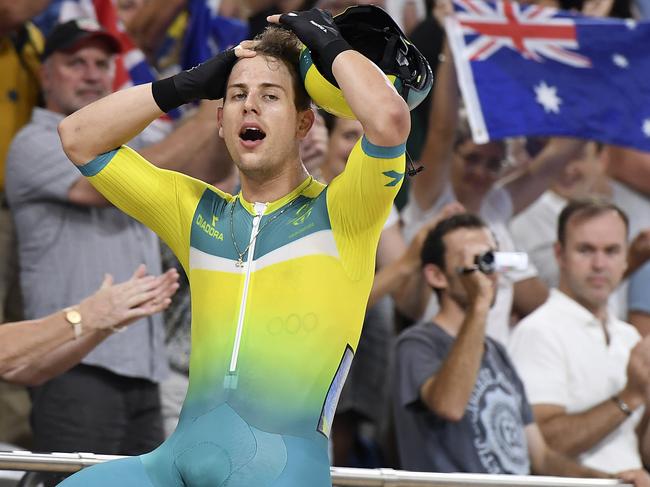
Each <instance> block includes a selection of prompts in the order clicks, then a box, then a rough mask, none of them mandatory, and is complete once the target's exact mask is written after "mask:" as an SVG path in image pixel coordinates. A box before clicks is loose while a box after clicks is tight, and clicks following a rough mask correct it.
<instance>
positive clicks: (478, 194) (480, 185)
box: [402, 49, 581, 343]
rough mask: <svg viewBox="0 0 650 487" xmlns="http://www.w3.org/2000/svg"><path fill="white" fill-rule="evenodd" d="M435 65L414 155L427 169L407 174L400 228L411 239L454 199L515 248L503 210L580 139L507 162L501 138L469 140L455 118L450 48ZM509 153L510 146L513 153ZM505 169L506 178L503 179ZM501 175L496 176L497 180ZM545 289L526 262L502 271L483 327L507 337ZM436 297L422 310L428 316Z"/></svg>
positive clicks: (526, 196)
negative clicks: (513, 321)
mask: <svg viewBox="0 0 650 487" xmlns="http://www.w3.org/2000/svg"><path fill="white" fill-rule="evenodd" d="M445 51H446V59H447V61H446V62H442V63H441V64H440V67H439V69H438V73H437V82H436V84H435V91H434V95H433V103H432V105H431V107H432V108H431V115H430V120H429V128H428V132H427V138H426V142H425V145H424V148H423V151H422V157H421V162H422V164H423V165H424V166H425V168H426V170H425V171H422V173H420V174H419V175H418V177H416V178H413V180H412V189H411V194H410V195H409V202H408V204H407V206H406V207H405V208H404V210H403V212H402V218H403V220H404V232H405V235H406V238H407V240H409V241H410V240H411V239H412V238H413V237H414V236H415V234H416V233H417V231H418V230H419V229H420V228H421V226H422V225H423V224H424V222H426V221H427V220H429V219H430V217H431V216H432V215H435V214H436V213H438V212H439V211H440V209H441V208H442V207H443V206H444V205H446V204H448V203H450V202H452V201H454V200H457V201H459V202H460V203H461V204H462V205H463V206H464V207H465V209H466V210H467V211H469V212H471V213H476V214H479V215H480V216H481V217H482V218H483V220H485V222H486V223H487V224H488V226H489V227H490V229H491V230H492V232H493V233H494V235H495V237H496V239H497V241H498V243H499V247H500V248H501V250H503V251H513V250H515V247H514V243H513V241H512V238H511V236H510V234H509V231H508V227H507V225H508V222H509V220H510V218H511V217H512V216H514V215H516V214H517V213H519V212H520V211H522V210H523V209H524V208H526V207H527V206H528V205H530V204H531V203H533V202H534V201H535V200H536V199H537V197H538V196H539V195H541V194H542V192H543V191H544V190H546V188H547V187H548V185H549V184H550V183H551V181H552V179H553V177H554V175H555V174H556V173H557V172H558V171H559V169H560V168H561V167H563V165H564V164H565V162H566V161H567V160H569V159H570V158H571V156H572V155H573V153H574V152H575V151H577V150H579V148H580V147H581V142H580V141H576V140H572V139H559V138H558V139H554V140H552V141H551V142H550V143H549V144H548V145H547V146H546V147H545V148H544V150H543V151H542V152H540V154H539V155H538V156H537V157H536V158H535V159H534V160H529V161H527V162H523V161H519V162H520V164H518V166H519V165H520V166H521V167H516V168H512V167H511V166H510V164H509V159H508V152H509V151H508V150H507V147H506V144H505V142H504V141H491V142H489V143H487V144H475V143H474V142H473V141H472V139H471V134H470V130H469V126H468V124H467V122H466V121H465V120H461V121H460V122H459V116H458V95H457V93H458V85H457V81H456V74H455V72H454V68H453V62H452V61H451V58H450V56H451V54H450V51H449V49H446V50H445ZM513 155H516V154H513ZM506 171H508V176H509V177H508V178H505V179H504V176H505V172H506ZM499 181H503V184H500V185H497V184H496V183H497V182H499ZM547 295H548V290H547V288H546V286H544V284H543V283H542V282H541V281H540V280H539V279H538V278H537V271H536V269H534V268H533V267H532V266H531V267H529V269H527V270H526V271H523V272H517V273H513V272H509V273H507V274H504V276H503V277H502V278H501V279H500V280H499V290H498V293H497V298H496V303H495V305H494V307H493V308H492V310H491V311H490V314H489V318H488V328H487V330H488V334H490V336H492V337H493V338H495V339H497V340H499V341H501V342H502V343H506V342H507V339H508V335H509V321H510V314H511V310H514V311H515V312H516V313H517V314H519V315H526V314H528V313H530V312H531V311H532V310H533V309H535V308H536V307H537V306H539V305H540V304H542V303H543V302H544V300H545V299H546V296H547ZM435 310H436V303H435V300H432V304H430V305H429V309H428V310H427V312H426V314H425V318H430V317H432V316H433V314H434V313H435Z"/></svg>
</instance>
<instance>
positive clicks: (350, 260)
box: [63, 138, 405, 487]
mask: <svg viewBox="0 0 650 487" xmlns="http://www.w3.org/2000/svg"><path fill="white" fill-rule="evenodd" d="M404 166H405V162H404V146H403V145H401V146H397V147H379V146H376V145H373V144H372V143H370V142H369V141H368V140H367V139H365V138H362V139H361V140H360V141H359V142H358V143H357V144H356V146H355V148H354V150H353V151H352V153H351V154H350V157H349V159H348V164H347V167H346V169H345V171H344V172H343V173H342V174H341V175H340V176H339V177H338V178H336V179H335V180H334V181H332V183H331V184H330V185H328V186H324V185H322V184H321V183H319V182H317V181H315V180H313V178H311V177H310V178H307V179H306V180H305V181H304V182H302V184H300V185H299V186H298V187H297V188H296V189H295V190H294V191H292V192H291V193H290V194H288V195H286V196H285V197H283V198H281V199H280V200H277V201H274V202H271V203H264V204H262V203H252V202H248V201H245V200H244V198H243V197H242V195H241V194H239V195H237V196H232V195H229V194H226V193H223V192H221V191H219V190H217V189H215V188H214V187H212V186H210V185H208V184H206V183H204V182H201V181H197V180H195V179H192V178H190V177H187V176H184V175H182V174H180V173H176V172H171V171H165V170H161V169H158V168H156V167H155V166H153V165H151V164H150V163H148V162H147V161H145V160H144V159H143V158H142V157H141V156H140V155H138V154H137V153H136V152H135V151H133V150H131V149H129V148H128V147H122V148H120V149H118V150H115V151H112V152H110V153H107V154H103V155H102V156H100V157H98V158H97V159H95V160H93V161H91V162H89V163H88V164H86V165H85V166H82V167H81V168H80V169H81V171H82V173H83V174H84V175H86V176H87V177H88V178H89V180H90V182H91V183H92V184H93V185H94V186H95V187H96V188H97V189H98V190H99V191H101V192H102V194H104V195H105V196H106V197H107V198H108V199H109V200H110V201H111V202H113V203H114V204H115V205H116V206H118V207H119V208H121V209H122V210H124V211H125V212H126V213H128V214H130V215H132V216H133V217H134V218H136V219H138V220H139V221H141V222H142V223H144V224H145V225H147V226H148V227H150V228H151V229H152V230H154V231H155V232H156V233H157V234H158V235H159V236H160V237H161V238H162V239H163V240H164V241H165V242H166V243H167V244H168V245H169V247H170V248H171V249H172V250H173V251H174V253H175V254H176V256H177V257H178V259H179V260H180V262H181V263H182V265H183V267H184V269H185V271H186V273H187V275H188V277H189V280H190V286H191V293H192V354H191V358H190V377H189V389H188V392H187V397H186V399H185V402H184V405H183V410H182V412H181V417H180V422H179V424H178V427H177V429H176V431H175V433H174V434H173V435H172V436H171V437H170V438H169V439H167V441H165V442H164V443H163V444H162V445H161V446H160V447H159V448H157V449H156V450H154V451H153V452H151V453H148V454H146V455H143V456H141V457H138V458H133V459H128V460H118V461H116V462H109V463H106V464H102V465H98V466H96V467H93V468H91V469H86V470H85V471H82V472H80V473H79V474H77V475H75V476H73V477H71V478H70V479H68V480H67V481H66V482H64V484H63V485H65V486H68V485H70V486H73V485H84V486H96V485H97V486H100V485H101V486H103V485H106V486H108V485H120V486H130V485H133V486H136V485H137V486H150V485H151V486H156V487H159V486H160V487H162V486H188V487H189V486H191V487H195V486H196V487H199V486H206V487H207V486H210V487H215V486H231V487H244V486H255V487H260V486H274V487H279V486H310V487H321V486H329V485H331V480H330V476H329V461H328V456H327V437H328V435H329V432H330V428H331V423H332V418H333V416H334V411H335V409H336V403H337V401H338V396H339V393H340V390H341V387H342V386H343V383H344V381H345V377H346V374H347V372H348V369H349V367H350V363H351V361H352V357H353V352H354V350H355V348H356V346H357V342H358V340H359V335H360V333H361V326H362V323H363V318H364V313H365V309H366V303H367V300H368V294H369V292H370V288H371V285H372V281H373V277H374V269H375V254H376V249H377V243H378V240H379V235H380V233H381V230H382V226H383V224H384V222H385V220H386V218H387V217H388V214H389V211H390V208H391V205H392V202H393V199H394V197H395V195H396V193H397V191H398V190H399V187H400V185H401V182H402V179H403V177H404ZM233 240H234V242H233ZM240 261H241V262H240ZM111 479H112V480H111ZM111 482H113V483H111ZM115 482H117V483H115Z"/></svg>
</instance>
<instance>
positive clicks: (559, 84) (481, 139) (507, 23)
mask: <svg viewBox="0 0 650 487" xmlns="http://www.w3.org/2000/svg"><path fill="white" fill-rule="evenodd" d="M454 10H455V15H454V16H450V17H449V18H448V19H447V24H446V28H447V33H448V38H449V42H450V46H451V48H452V51H453V54H454V61H455V65H456V70H457V73H458V80H459V84H460V87H461V91H462V94H463V98H464V100H465V103H466V106H467V112H468V116H469V121H470V125H471V128H472V134H473V138H474V140H475V141H476V142H477V143H485V142H487V141H489V140H496V139H502V138H505V137H511V136H517V135H544V136H546V135H565V136H574V137H580V138H585V139H592V140H597V141H600V142H605V143H610V144H615V145H621V146H627V147H633V148H636V149H640V150H643V151H650V56H649V55H648V46H650V22H635V21H633V20H618V19H602V18H593V17H584V16H581V15H575V14H572V13H569V12H564V11H560V10H556V9H553V8H548V7H541V6H538V5H523V4H517V3H514V2H511V1H508V0H503V1H497V2H496V3H494V2H487V1H483V0H454Z"/></svg>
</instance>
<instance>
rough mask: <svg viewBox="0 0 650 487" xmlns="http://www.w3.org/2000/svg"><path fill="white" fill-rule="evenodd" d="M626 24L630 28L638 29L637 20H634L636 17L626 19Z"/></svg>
mask: <svg viewBox="0 0 650 487" xmlns="http://www.w3.org/2000/svg"><path fill="white" fill-rule="evenodd" d="M625 26H626V27H627V28H628V29H630V30H634V29H636V20H634V19H625Z"/></svg>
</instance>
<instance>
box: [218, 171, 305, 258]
mask: <svg viewBox="0 0 650 487" xmlns="http://www.w3.org/2000/svg"><path fill="white" fill-rule="evenodd" d="M313 182H314V178H313V177H311V176H310V181H309V184H307V186H305V188H304V189H303V190H302V191H300V193H298V194H297V195H296V196H295V197H294V198H293V199H292V200H291V201H290V202H289V203H287V204H286V205H285V206H284V208H282V209H281V210H280V211H278V212H277V213H275V215H273V216H272V217H270V218H269V219H268V220H266V221H265V222H264V225H262V226H260V227H259V228H258V229H257V231H256V232H255V234H253V236H252V237H251V239H250V242H248V245H247V246H246V248H245V249H244V250H242V251H241V252H240V251H239V246H238V245H237V240H235V229H234V222H233V220H234V218H233V217H234V214H235V205H236V204H237V202H236V201H233V204H232V206H231V207H230V238H231V239H232V244H233V246H234V247H235V252H236V253H237V255H238V258H237V262H235V266H237V267H244V255H246V252H248V249H250V248H251V245H253V243H254V242H255V240H257V236H258V235H259V234H260V232H261V231H262V230H264V229H265V228H266V227H267V226H268V224H269V223H271V222H272V221H273V220H275V219H276V218H278V217H279V216H280V215H282V213H284V212H285V211H287V210H288V209H289V208H291V206H293V204H294V203H295V202H296V200H297V199H298V198H299V197H300V196H302V194H303V193H304V192H305V191H307V189H309V187H310V186H311V183H313ZM237 198H239V196H237ZM259 217H260V218H262V215H259Z"/></svg>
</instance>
